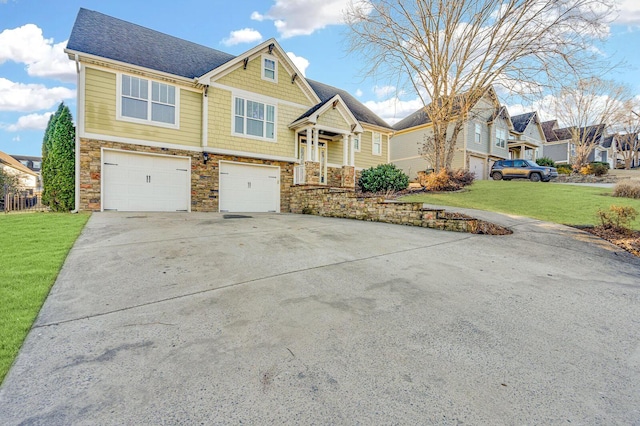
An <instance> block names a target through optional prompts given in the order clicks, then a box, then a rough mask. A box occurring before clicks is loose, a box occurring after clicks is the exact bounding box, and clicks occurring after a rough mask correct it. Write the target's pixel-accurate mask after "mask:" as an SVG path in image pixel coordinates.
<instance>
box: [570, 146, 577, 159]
mask: <svg viewBox="0 0 640 426" xmlns="http://www.w3.org/2000/svg"><path fill="white" fill-rule="evenodd" d="M569 151H570V155H571V158H573V157H575V156H576V144H574V143H570V144H569Z"/></svg>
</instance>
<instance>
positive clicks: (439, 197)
mask: <svg viewBox="0 0 640 426" xmlns="http://www.w3.org/2000/svg"><path fill="white" fill-rule="evenodd" d="M467 189H468V190H467V191H463V192H452V193H439V194H420V195H409V196H406V197H403V198H402V200H403V201H420V202H423V203H428V204H441V205H445V206H452V207H465V208H471V209H479V210H489V211H494V212H499V213H508V214H515V215H519V216H528V217H533V218H536V219H541V220H545V221H548V222H555V223H561V224H565V225H596V224H598V218H597V216H596V212H597V211H598V209H603V210H608V209H609V207H610V206H611V205H618V206H631V207H633V208H635V209H636V210H637V211H638V212H640V200H637V199H630V198H618V197H612V196H611V192H612V190H611V189H607V188H593V187H585V186H575V185H560V184H554V183H543V182H535V183H534V182H529V181H509V182H505V181H497V182H496V181H490V180H481V181H476V182H475V183H474V184H473V185H471V186H470V187H468V188H467ZM633 228H634V229H638V230H640V218H639V219H636V221H635V222H634V223H633Z"/></svg>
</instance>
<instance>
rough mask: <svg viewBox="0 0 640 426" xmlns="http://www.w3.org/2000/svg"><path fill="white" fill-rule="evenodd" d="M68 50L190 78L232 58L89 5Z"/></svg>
mask: <svg viewBox="0 0 640 426" xmlns="http://www.w3.org/2000/svg"><path fill="white" fill-rule="evenodd" d="M67 50H68V53H73V52H79V53H85V54H89V55H94V56H99V57H102V58H105V59H111V60H114V61H119V62H124V63H127V64H132V65H136V66H139V67H143V68H149V69H152V70H156V71H162V72H165V73H168V74H173V75H177V76H180V77H185V78H190V79H192V78H195V77H199V76H201V75H203V74H205V73H206V72H208V71H210V70H211V69H214V68H217V67H219V66H220V65H222V64H224V63H226V62H228V61H230V60H232V59H233V58H235V56H233V55H230V54H228V53H224V52H221V51H219V50H215V49H212V48H210V47H206V46H202V45H199V44H196V43H192V42H190V41H186V40H183V39H180V38H177V37H173V36H170V35H167V34H164V33H161V32H158V31H155V30H151V29H149V28H145V27H142V26H140V25H136V24H133V23H130V22H127V21H123V20H121V19H117V18H113V17H111V16H108V15H104V14H102V13H99V12H94V11H92V10H88V9H80V11H79V12H78V16H77V17H76V22H75V24H74V25H73V30H72V31H71V36H70V37H69V42H68V43H67Z"/></svg>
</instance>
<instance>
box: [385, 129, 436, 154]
mask: <svg viewBox="0 0 640 426" xmlns="http://www.w3.org/2000/svg"><path fill="white" fill-rule="evenodd" d="M427 133H430V132H429V131H428V130H416V131H414V132H408V133H402V134H400V135H395V136H394V137H392V138H391V161H392V162H393V161H395V160H400V159H403V158H409V157H416V156H418V155H420V148H422V145H423V143H424V137H425V135H426V134H427Z"/></svg>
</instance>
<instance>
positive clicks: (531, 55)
mask: <svg viewBox="0 0 640 426" xmlns="http://www.w3.org/2000/svg"><path fill="white" fill-rule="evenodd" d="M612 1H613V0H455V1H453V0H369V1H363V0H354V1H353V2H352V3H351V6H350V7H349V8H348V9H347V11H346V21H347V23H348V24H349V26H350V29H351V31H350V33H349V41H350V49H351V51H352V52H359V53H360V54H362V55H363V56H364V59H365V61H364V63H366V64H367V65H366V66H367V70H368V72H369V73H371V74H375V75H379V76H385V77H388V78H393V79H394V81H398V82H399V85H400V86H402V87H403V88H411V89H412V91H414V92H415V93H417V94H418V95H419V96H420V99H421V100H422V103H423V105H424V110H425V113H426V114H428V116H429V118H430V120H431V122H432V124H433V140H432V141H431V145H432V146H430V147H428V148H429V149H432V150H433V151H434V153H433V157H434V160H435V161H434V163H433V164H432V165H433V166H434V167H435V168H436V169H439V168H441V167H450V166H451V162H452V160H453V155H454V152H455V145H456V139H457V136H458V133H459V132H460V130H461V128H462V122H463V121H464V120H465V119H466V118H467V115H468V113H469V111H470V109H471V108H473V106H474V105H475V104H476V103H477V101H478V100H479V99H480V98H481V97H482V96H483V95H484V94H485V93H486V91H487V90H488V89H489V88H490V87H492V86H494V87H496V88H497V89H500V87H502V88H504V89H506V90H507V91H509V92H512V93H518V94H521V95H525V94H528V95H534V94H540V93H542V91H543V90H544V89H545V88H548V87H551V86H553V85H554V83H556V81H557V79H559V78H566V76H567V75H573V74H574V73H575V72H576V71H581V70H585V69H587V68H590V67H591V68H593V67H594V66H595V65H596V64H597V63H598V62H597V61H595V55H596V53H595V51H594V50H595V49H591V47H593V43H594V42H595V41H596V40H598V39H601V38H603V37H604V36H605V35H606V34H607V29H608V22H609V18H610V17H611V13H612V11H613V7H612ZM450 123H459V124H454V125H450Z"/></svg>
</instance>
